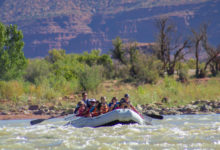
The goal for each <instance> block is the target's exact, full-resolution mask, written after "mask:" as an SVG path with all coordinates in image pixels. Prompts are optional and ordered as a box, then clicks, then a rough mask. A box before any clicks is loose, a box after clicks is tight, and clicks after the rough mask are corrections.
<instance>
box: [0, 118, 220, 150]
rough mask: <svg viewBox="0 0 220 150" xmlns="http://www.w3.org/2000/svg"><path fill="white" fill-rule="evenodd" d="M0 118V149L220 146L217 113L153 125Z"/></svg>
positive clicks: (188, 147) (164, 121)
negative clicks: (88, 124) (87, 124)
mask: <svg viewBox="0 0 220 150" xmlns="http://www.w3.org/2000/svg"><path fill="white" fill-rule="evenodd" d="M29 122H30V120H7V121H4V120H2V121H0V149H10V150H11V149H22V150H25V149H64V150H68V149H89V150H90V149H91V150H93V149H94V150H96V149H100V150H105V149H125V150H129V149H135V150H136V149H155V150H158V149H207V150H211V149H216V150H217V149H220V115H176V116H164V119H163V120H153V121H152V124H153V125H148V126H144V125H137V124H134V125H124V126H123V125H116V126H113V127H101V128H74V127H71V126H63V125H64V124H65V123H66V122H64V121H63V119H51V120H49V121H44V122H42V123H41V124H38V125H33V126H30V125H29Z"/></svg>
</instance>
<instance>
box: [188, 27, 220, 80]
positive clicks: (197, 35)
mask: <svg viewBox="0 0 220 150" xmlns="http://www.w3.org/2000/svg"><path fill="white" fill-rule="evenodd" d="M207 28H208V25H207V24H202V25H201V26H200V28H199V31H195V30H194V29H192V33H193V37H192V41H193V43H194V48H195V58H196V72H195V73H196V77H197V78H201V77H205V76H206V71H207V68H208V66H210V67H211V69H212V72H213V74H216V73H217V70H219V68H218V63H219V61H218V59H217V56H219V54H220V50H219V48H215V47H213V46H211V45H210V44H209V42H208V36H207ZM202 50H205V52H206V54H207V57H208V58H207V60H206V61H205V66H204V67H201V66H199V61H200V57H199V56H200V53H201V51H202Z"/></svg>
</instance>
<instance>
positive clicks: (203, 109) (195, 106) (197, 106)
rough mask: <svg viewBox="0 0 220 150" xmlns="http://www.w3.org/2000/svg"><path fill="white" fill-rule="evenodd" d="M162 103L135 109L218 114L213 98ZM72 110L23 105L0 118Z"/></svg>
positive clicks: (218, 105) (218, 106) (38, 116)
mask: <svg viewBox="0 0 220 150" xmlns="http://www.w3.org/2000/svg"><path fill="white" fill-rule="evenodd" d="M164 103H165V102H164ZM164 103H162V102H161V103H154V104H145V105H137V109H138V110H139V111H141V112H142V113H144V114H156V115H187V114H220V102H219V101H214V100H212V101H208V100H198V101H193V102H192V103H190V104H187V105H184V106H178V107H166V106H165V105H166V104H164ZM26 108H27V107H26ZM73 111H74V109H61V110H58V108H56V107H52V106H50V107H47V106H45V105H42V106H39V105H30V106H29V107H28V109H25V107H23V109H20V110H19V111H17V112H16V111H15V112H4V111H1V110H0V120H13V119H47V118H51V117H56V116H65V115H68V114H72V113H73Z"/></svg>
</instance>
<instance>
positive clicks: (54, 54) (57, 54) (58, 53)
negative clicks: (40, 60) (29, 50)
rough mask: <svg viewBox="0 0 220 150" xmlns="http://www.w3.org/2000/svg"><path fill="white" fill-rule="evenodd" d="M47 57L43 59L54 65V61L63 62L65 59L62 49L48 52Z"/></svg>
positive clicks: (64, 52)
mask: <svg viewBox="0 0 220 150" xmlns="http://www.w3.org/2000/svg"><path fill="white" fill-rule="evenodd" d="M48 54H49V55H48V56H46V57H45V59H46V60H47V61H48V62H50V63H55V62H56V61H58V60H63V59H65V56H66V51H65V50H63V49H59V50H57V49H53V50H50V51H49V52H48Z"/></svg>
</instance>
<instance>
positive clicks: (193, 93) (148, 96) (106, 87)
mask: <svg viewBox="0 0 220 150" xmlns="http://www.w3.org/2000/svg"><path fill="white" fill-rule="evenodd" d="M61 89H62V90H61ZM219 91H220V78H210V79H208V80H204V79H201V80H196V79H192V80H191V81H190V82H189V83H187V84H182V83H180V82H177V81H176V80H174V79H173V78H170V77H166V78H165V79H164V80H161V81H159V82H158V83H157V84H155V85H151V84H145V85H141V86H135V85H133V84H127V83H122V82H120V81H119V80H109V81H105V82H103V83H102V84H101V85H100V86H99V87H98V89H97V90H96V91H93V92H89V98H96V99H100V97H101V96H106V97H107V99H108V101H110V100H111V98H112V97H113V96H116V97H117V98H118V99H120V98H121V97H123V95H124V94H125V93H129V94H130V97H131V100H132V103H133V104H134V105H136V104H152V103H155V102H161V100H162V99H163V98H164V97H166V98H167V99H168V101H169V103H167V104H166V105H167V106H168V107H171V106H179V105H185V104H188V103H191V102H192V101H195V100H220V92H219ZM73 94H75V95H74V99H73V100H62V97H64V96H66V95H73ZM0 99H1V100H4V101H6V102H7V103H1V104H0V108H1V109H5V110H7V109H9V108H8V107H11V105H12V104H14V105H16V107H20V106H24V105H28V104H40V105H48V104H50V105H59V106H62V107H60V108H71V107H74V104H73V103H76V102H77V101H79V100H80V99H81V97H80V93H78V94H77V93H74V91H73V90H72V88H71V86H70V84H64V85H62V86H59V87H57V88H56V89H54V88H50V87H47V86H46V85H39V86H36V85H33V84H28V83H25V82H21V81H9V82H6V81H1V82H0ZM9 103H10V105H8V104H9Z"/></svg>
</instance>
